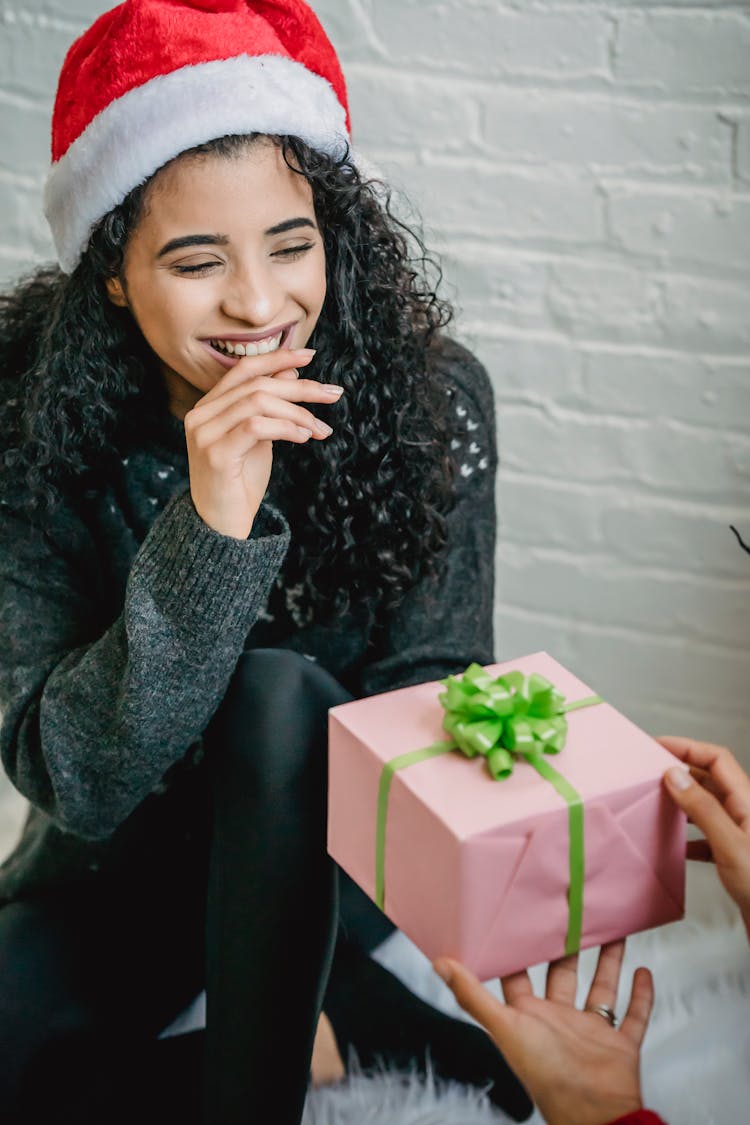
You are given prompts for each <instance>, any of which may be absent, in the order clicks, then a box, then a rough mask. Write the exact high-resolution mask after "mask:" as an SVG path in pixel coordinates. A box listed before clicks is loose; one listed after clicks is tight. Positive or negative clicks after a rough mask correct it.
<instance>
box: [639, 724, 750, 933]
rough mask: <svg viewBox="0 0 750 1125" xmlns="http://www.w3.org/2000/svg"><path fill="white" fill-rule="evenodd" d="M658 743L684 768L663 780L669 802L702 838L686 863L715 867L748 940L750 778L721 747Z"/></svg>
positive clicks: (671, 740)
mask: <svg viewBox="0 0 750 1125" xmlns="http://www.w3.org/2000/svg"><path fill="white" fill-rule="evenodd" d="M657 742H660V743H661V745H662V746H664V747H665V748H666V749H667V750H669V751H670V753H672V754H674V755H675V756H676V757H678V758H679V759H680V761H682V762H684V763H685V765H686V766H687V767H688V769H684V768H681V767H680V766H674V767H673V768H672V769H671V770H667V772H666V774H665V775H664V781H665V784H666V787H667V791H668V793H669V795H670V796H671V798H672V800H673V801H675V802H676V803H677V804H678V805H679V806H680V808H681V809H684V811H685V812H686V813H687V814H688V818H689V819H690V821H691V822H692V823H693V824H695V825H697V827H698V828H700V830H701V832H702V833H703V835H704V836H705V837H706V838H705V840H690V841H689V842H688V857H689V858H690V859H704V860H712V861H713V862H714V863H715V864H716V870H717V871H718V874H719V878H720V879H721V881H722V883H723V884H724V886H725V887H726V889H727V891H728V892H729V894H730V895H731V896H732V898H733V899H734V901H735V902H736V903H737V905H738V906H739V908H740V913H741V914H742V920H743V921H744V923H745V929H746V930H747V935H748V938H749V939H750V777H748V775H747V774H746V773H745V771H744V770H743V769H742V766H741V765H740V764H739V762H738V761H737V759H736V758H735V757H734V755H733V754H731V753H730V752H729V750H727V748H726V746H713V745H712V744H711V743H710V742H696V741H695V740H694V739H692V738H674V737H669V738H667V737H665V738H659V739H657Z"/></svg>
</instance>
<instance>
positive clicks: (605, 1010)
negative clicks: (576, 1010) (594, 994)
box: [585, 1004, 617, 1027]
mask: <svg viewBox="0 0 750 1125" xmlns="http://www.w3.org/2000/svg"><path fill="white" fill-rule="evenodd" d="M585 1011H587V1012H595V1013H596V1015H597V1016H601V1017H602V1019H604V1020H606V1021H607V1023H608V1024H609V1026H610V1027H617V1016H616V1015H615V1013H614V1011H613V1009H612V1008H610V1007H609V1005H608V1004H589V1005H588V1006H587V1007H586V1009H585Z"/></svg>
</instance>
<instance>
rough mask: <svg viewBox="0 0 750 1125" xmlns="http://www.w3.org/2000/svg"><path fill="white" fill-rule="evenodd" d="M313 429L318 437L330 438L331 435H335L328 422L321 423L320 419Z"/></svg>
mask: <svg viewBox="0 0 750 1125" xmlns="http://www.w3.org/2000/svg"><path fill="white" fill-rule="evenodd" d="M313 429H314V430H315V433H316V434H317V435H318V437H328V435H329V434H332V433H333V429H332V428H331V426H329V425H328V423H327V422H321V421H320V419H318V420H317V422H315V424H314V426H313Z"/></svg>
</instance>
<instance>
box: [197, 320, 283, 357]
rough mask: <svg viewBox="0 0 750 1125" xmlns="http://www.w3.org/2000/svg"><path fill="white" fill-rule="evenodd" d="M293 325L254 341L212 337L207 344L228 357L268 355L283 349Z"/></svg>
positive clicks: (237, 337) (239, 338)
mask: <svg viewBox="0 0 750 1125" xmlns="http://www.w3.org/2000/svg"><path fill="white" fill-rule="evenodd" d="M293 327H294V325H293V324H288V325H286V326H285V327H284V328H282V329H279V330H277V331H276V332H275V333H273V334H271V333H269V334H268V335H267V336H262V337H260V338H258V337H256V338H255V339H254V340H249V339H243V338H241V337H239V336H236V337H233V338H231V339H225V338H223V337H212V338H211V339H209V340H207V341H206V342H207V343H208V344H210V345H211V347H212V348H215V349H216V351H217V352H221V354H222V355H227V356H245V355H268V353H269V352H275V351H278V349H279V348H281V347H283V346H284V345H285V344H286V342H287V341H288V339H289V336H290V335H291V332H292V328H293Z"/></svg>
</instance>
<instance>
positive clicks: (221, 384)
mask: <svg viewBox="0 0 750 1125" xmlns="http://www.w3.org/2000/svg"><path fill="white" fill-rule="evenodd" d="M314 354H315V353H314V352H313V351H312V349H310V348H299V349H298V350H297V351H290V350H289V348H278V350H277V351H275V352H267V353H266V355H247V356H243V357H242V358H241V359H240V360H239V361H238V362H237V363H235V364H234V366H233V367H230V368H229V370H228V371H227V372H226V373H225V374H224V375H222V377H221V378H220V379H219V381H218V382H217V383H215V384H214V386H213V387H211V390H210V391H206V394H205V395H204V396H203V398H202V399H201V401H202V402H203V401H205V400H206V399H208V401H209V402H210V401H211V400H212V399H214V398H218V397H219V396H220V395H222V394H224V392H225V391H228V390H230V389H231V388H232V387H236V386H237V385H238V384H239V383H246V382H247V380H248V379H253V378H255V377H256V376H257V375H269V376H270V375H275V374H276V373H277V372H279V371H284V370H285V369H290V368H293V367H307V365H308V364H309V363H312V360H313V357H314Z"/></svg>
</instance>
